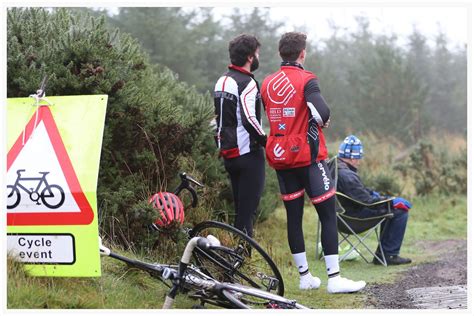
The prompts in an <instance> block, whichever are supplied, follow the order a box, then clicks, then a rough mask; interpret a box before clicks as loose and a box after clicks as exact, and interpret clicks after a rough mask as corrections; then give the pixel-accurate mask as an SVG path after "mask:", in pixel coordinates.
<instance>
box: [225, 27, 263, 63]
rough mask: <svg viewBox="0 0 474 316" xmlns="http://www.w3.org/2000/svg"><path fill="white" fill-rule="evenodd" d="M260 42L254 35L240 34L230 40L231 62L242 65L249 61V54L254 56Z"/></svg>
mask: <svg viewBox="0 0 474 316" xmlns="http://www.w3.org/2000/svg"><path fill="white" fill-rule="evenodd" d="M259 47H260V42H259V41H258V40H257V38H256V37H255V36H253V35H248V34H240V35H239V36H237V37H236V38H234V39H233V40H231V41H230V42H229V57H230V62H231V63H232V64H234V65H236V66H239V67H242V66H243V65H245V63H246V62H247V57H248V56H253V55H254V54H255V51H256V50H257V48H259Z"/></svg>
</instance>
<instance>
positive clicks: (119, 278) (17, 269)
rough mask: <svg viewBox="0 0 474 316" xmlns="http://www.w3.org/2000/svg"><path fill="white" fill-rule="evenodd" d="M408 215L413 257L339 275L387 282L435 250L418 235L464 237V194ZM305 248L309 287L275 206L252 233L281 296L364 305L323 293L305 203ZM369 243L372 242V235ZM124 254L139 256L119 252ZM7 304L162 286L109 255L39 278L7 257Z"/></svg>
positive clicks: (184, 303) (162, 291)
mask: <svg viewBox="0 0 474 316" xmlns="http://www.w3.org/2000/svg"><path fill="white" fill-rule="evenodd" d="M413 204H414V207H413V209H412V210H411V211H410V219H409V222H408V228H407V232H406V235H405V241H404V244H403V247H402V253H401V254H402V255H403V256H407V257H410V258H412V259H413V260H414V262H413V263H412V264H411V265H408V266H391V267H388V268H385V267H382V266H374V265H373V264H367V263H365V262H364V261H363V260H362V259H360V258H359V259H358V260H355V261H344V262H342V263H341V272H342V275H343V276H345V277H348V278H351V279H362V280H365V281H367V283H369V284H370V283H393V282H396V280H397V277H398V276H399V274H400V273H401V272H403V271H404V270H406V269H407V268H408V267H409V266H413V265H416V264H420V263H422V262H426V261H433V260H435V259H436V257H437V252H436V251H435V250H433V251H430V252H422V247H421V246H420V242H421V241H441V240H447V239H466V238H467V206H466V196H461V195H455V196H452V197H448V198H447V197H439V196H426V197H419V198H415V199H414V200H413ZM303 225H304V234H305V241H306V251H307V255H308V259H309V265H310V270H311V273H312V274H313V275H316V276H319V277H320V278H321V279H322V286H321V288H320V289H318V290H315V291H304V292H302V291H300V290H299V289H298V272H297V269H296V268H295V267H294V264H293V259H292V257H291V254H290V251H289V247H288V243H287V239H286V214H285V211H284V209H283V208H282V207H279V208H278V209H277V210H276V212H275V213H274V214H273V215H272V217H271V218H270V219H268V220H267V221H265V222H263V223H261V224H259V225H258V226H257V227H256V232H255V238H256V239H257V241H258V242H259V243H260V244H261V245H262V246H263V247H264V249H266V250H267V251H268V253H269V254H270V256H271V257H272V258H273V259H274V261H275V262H276V264H277V265H278V267H279V269H280V271H281V273H282V275H283V278H284V281H285V289H286V290H285V296H286V297H288V298H292V299H296V300H297V301H298V302H300V303H302V304H304V305H307V306H310V307H313V308H317V309H353V308H364V304H365V300H366V295H365V294H364V293H360V294H350V295H347V294H337V295H334V294H328V293H327V292H326V284H327V279H326V277H325V275H326V272H325V265H324V261H322V260H316V253H315V241H316V227H317V226H316V225H317V215H316V211H315V210H314V208H313V207H312V206H306V208H305V215H304V219H303ZM372 247H373V249H375V243H374V242H373V241H372ZM122 254H124V255H127V256H130V257H141V256H137V255H135V254H132V253H130V252H122ZM7 272H8V280H7V307H8V308H9V309H17V308H22V309H23V308H52V309H54V308H64V309H67V308H87V309H101V308H107V309H138V308H141V309H159V308H161V305H162V303H163V301H164V297H165V295H166V292H167V288H166V287H165V286H164V285H163V284H162V283H160V282H159V281H157V280H155V279H152V278H151V277H150V276H149V275H148V274H147V273H144V272H141V271H138V270H136V269H131V268H129V267H127V266H126V265H125V264H123V263H121V262H118V261H115V260H113V259H110V258H103V259H102V277H100V278H39V277H30V276H28V275H26V274H25V273H24V271H23V269H22V266H21V265H20V264H18V263H16V262H14V261H12V260H8V268H7ZM196 303H197V302H196V301H192V300H190V299H188V298H186V297H185V296H182V295H181V296H178V298H177V301H176V304H175V307H176V308H191V307H192V305H194V304H196Z"/></svg>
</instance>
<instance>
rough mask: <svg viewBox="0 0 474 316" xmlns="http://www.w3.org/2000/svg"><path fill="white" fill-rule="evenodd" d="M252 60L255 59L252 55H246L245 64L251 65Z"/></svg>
mask: <svg viewBox="0 0 474 316" xmlns="http://www.w3.org/2000/svg"><path fill="white" fill-rule="evenodd" d="M254 58H255V56H254V55H248V56H247V62H249V63H250V64H252V63H253V59H254Z"/></svg>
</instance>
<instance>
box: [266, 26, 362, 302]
mask: <svg viewBox="0 0 474 316" xmlns="http://www.w3.org/2000/svg"><path fill="white" fill-rule="evenodd" d="M278 49H279V52H280V56H281V58H282V60H283V62H282V63H281V68H280V70H278V71H277V72H275V73H274V74H271V75H270V76H268V77H266V78H265V80H264V81H263V83H262V100H263V103H264V105H265V110H266V113H267V117H268V120H269V122H270V135H269V136H268V141H267V144H266V156H267V161H268V163H269V164H270V166H271V167H272V168H274V169H275V170H276V173H277V177H278V182H279V185H280V192H281V197H282V199H283V202H284V204H285V208H286V214H287V230H288V232H287V233H288V243H289V245H290V250H291V253H292V255H293V259H294V261H295V263H296V266H297V267H298V271H299V273H300V289H304V290H307V289H316V288H318V287H319V286H320V284H321V280H320V279H319V278H317V277H313V276H312V275H311V273H310V272H309V267H308V262H307V259H306V252H305V245H304V237H303V228H302V220H303V207H304V192H305V191H306V194H308V196H309V198H310V199H311V202H312V203H313V204H314V206H315V207H316V211H317V213H318V216H319V219H320V221H321V226H322V232H321V242H322V246H323V250H324V254H325V256H324V259H325V263H326V268H327V274H328V286H327V290H328V292H329V293H349V292H356V291H359V290H361V289H362V288H364V287H365V282H364V281H357V282H355V281H352V280H349V279H346V278H342V277H341V276H340V275H339V255H338V234H337V224H336V210H335V197H334V195H335V188H334V183H333V180H332V179H331V177H330V173H329V170H328V167H327V165H326V161H325V160H326V159H327V149H326V142H325V139H324V134H323V130H322V129H323V127H327V126H328V125H329V117H330V111H329V108H328V106H327V104H326V102H325V100H324V98H323V97H322V96H321V93H320V89H319V84H318V78H317V76H316V75H314V74H313V73H311V72H310V71H306V70H304V68H303V63H304V60H305V57H306V35H305V34H303V33H297V32H290V33H286V34H284V35H283V36H282V37H281V39H280V42H279V47H278Z"/></svg>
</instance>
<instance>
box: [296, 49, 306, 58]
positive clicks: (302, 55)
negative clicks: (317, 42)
mask: <svg viewBox="0 0 474 316" xmlns="http://www.w3.org/2000/svg"><path fill="white" fill-rule="evenodd" d="M305 58H306V48H305V49H303V50H302V51H301V53H300V55H299V56H298V59H301V60H304V59H305Z"/></svg>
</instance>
